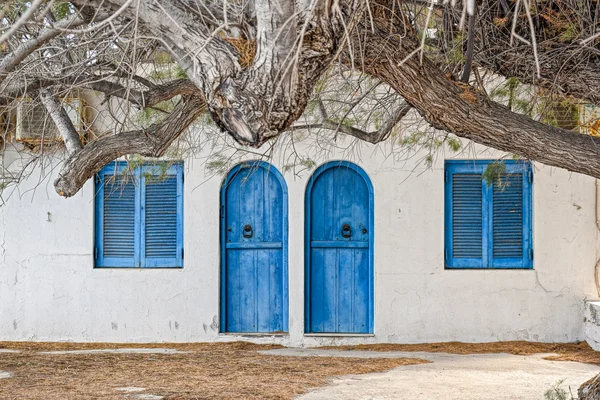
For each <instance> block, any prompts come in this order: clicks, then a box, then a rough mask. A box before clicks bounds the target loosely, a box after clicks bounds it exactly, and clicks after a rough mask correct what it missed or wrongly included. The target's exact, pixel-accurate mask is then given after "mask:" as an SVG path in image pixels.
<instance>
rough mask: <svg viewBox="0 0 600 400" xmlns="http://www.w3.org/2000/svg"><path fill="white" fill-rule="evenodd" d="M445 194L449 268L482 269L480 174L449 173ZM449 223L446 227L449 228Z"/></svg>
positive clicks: (447, 261)
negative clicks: (446, 200) (446, 199)
mask: <svg viewBox="0 0 600 400" xmlns="http://www.w3.org/2000/svg"><path fill="white" fill-rule="evenodd" d="M450 172H451V176H450V177H449V182H448V183H447V185H449V187H448V188H447V191H449V192H450V194H449V199H448V200H449V204H448V202H447V209H446V213H447V224H446V229H447V230H448V231H447V237H449V240H448V242H449V243H447V249H446V250H447V252H449V254H448V255H447V260H446V264H447V267H449V268H483V266H484V245H483V223H484V221H483V211H482V209H483V208H482V207H483V191H482V182H481V174H475V173H452V172H454V171H450ZM448 222H449V224H448Z"/></svg>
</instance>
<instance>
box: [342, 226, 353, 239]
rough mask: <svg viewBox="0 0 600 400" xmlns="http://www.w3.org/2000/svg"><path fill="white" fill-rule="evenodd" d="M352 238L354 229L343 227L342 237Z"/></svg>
mask: <svg viewBox="0 0 600 400" xmlns="http://www.w3.org/2000/svg"><path fill="white" fill-rule="evenodd" d="M350 236H352V228H350V225H348V224H344V225H342V237H344V238H349V237H350Z"/></svg>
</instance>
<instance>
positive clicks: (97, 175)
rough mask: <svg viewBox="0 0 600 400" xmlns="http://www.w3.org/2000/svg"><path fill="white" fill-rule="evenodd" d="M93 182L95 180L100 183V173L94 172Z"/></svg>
mask: <svg viewBox="0 0 600 400" xmlns="http://www.w3.org/2000/svg"><path fill="white" fill-rule="evenodd" d="M94 182H95V183H96V184H99V183H100V174H96V175H94Z"/></svg>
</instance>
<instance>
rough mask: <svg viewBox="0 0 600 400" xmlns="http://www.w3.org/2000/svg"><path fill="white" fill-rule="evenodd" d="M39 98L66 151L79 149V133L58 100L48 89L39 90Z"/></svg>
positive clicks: (70, 152) (69, 152)
mask: <svg viewBox="0 0 600 400" xmlns="http://www.w3.org/2000/svg"><path fill="white" fill-rule="evenodd" d="M40 100H41V101H42V104H43V105H44V106H45V107H46V110H48V114H50V118H52V121H54V123H55V124H56V127H57V128H58V132H59V134H60V136H61V137H62V140H63V142H64V143H65V147H66V148H67V153H68V154H73V153H75V152H77V151H79V150H81V149H82V148H83V145H82V144H81V140H80V139H79V133H78V132H77V129H75V127H74V126H73V122H71V119H70V118H69V115H68V114H67V111H65V109H64V108H63V106H62V105H61V104H60V103H59V102H58V100H56V98H54V96H53V95H52V93H51V92H50V90H48V89H42V90H40Z"/></svg>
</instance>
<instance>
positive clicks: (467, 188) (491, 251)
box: [445, 160, 533, 268]
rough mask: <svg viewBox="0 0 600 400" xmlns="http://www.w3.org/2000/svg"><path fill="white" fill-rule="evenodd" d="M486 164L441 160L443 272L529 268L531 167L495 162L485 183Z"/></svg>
mask: <svg viewBox="0 0 600 400" xmlns="http://www.w3.org/2000/svg"><path fill="white" fill-rule="evenodd" d="M493 162H494V161H489V160H464V161H463V160H460V161H459V160H448V161H446V166H445V167H446V168H445V169H446V171H445V172H446V183H445V265H446V268H532V266H533V249H532V239H531V202H532V200H531V185H532V180H533V174H532V169H531V164H530V163H529V162H526V161H512V160H511V161H501V162H502V163H503V164H504V166H505V168H503V169H505V170H504V171H503V173H501V174H500V176H498V179H495V180H494V182H489V183H488V181H487V180H486V179H484V172H485V171H486V168H487V167H488V165H490V164H491V163H493Z"/></svg>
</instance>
